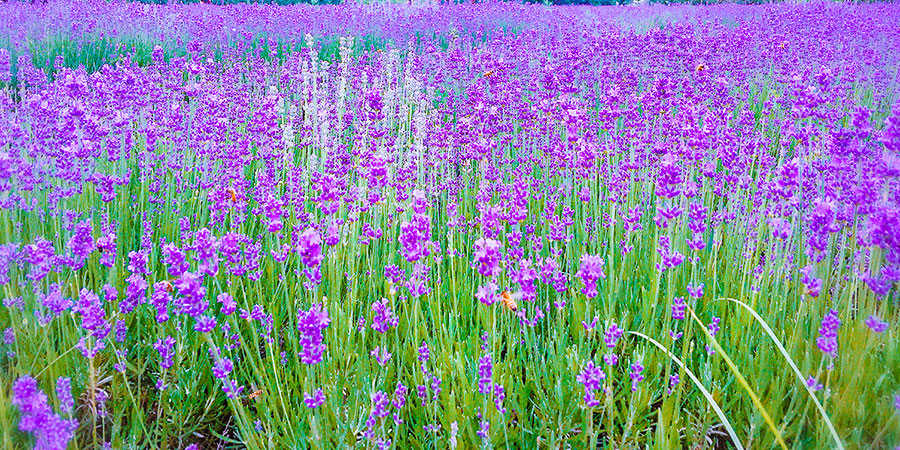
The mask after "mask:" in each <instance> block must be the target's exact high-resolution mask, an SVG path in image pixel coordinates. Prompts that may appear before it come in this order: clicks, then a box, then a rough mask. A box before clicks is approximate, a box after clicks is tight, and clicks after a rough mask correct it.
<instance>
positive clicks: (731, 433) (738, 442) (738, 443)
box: [628, 331, 744, 450]
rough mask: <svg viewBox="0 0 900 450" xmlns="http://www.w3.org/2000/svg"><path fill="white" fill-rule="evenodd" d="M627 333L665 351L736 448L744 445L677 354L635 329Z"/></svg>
mask: <svg viewBox="0 0 900 450" xmlns="http://www.w3.org/2000/svg"><path fill="white" fill-rule="evenodd" d="M628 334H633V335H635V336H638V337H641V338H643V339H644V340H646V341H648V342H650V343H651V344H653V345H655V346H656V347H657V348H659V349H660V350H662V351H663V352H665V354H666V356H668V357H669V359H671V360H672V361H673V362H674V363H675V364H677V365H678V367H680V368H682V369H684V372H685V373H686V374H687V376H688V377H689V378H690V379H691V381H693V382H694V385H695V386H697V389H700V392H701V393H702V394H703V396H704V397H706V401H707V402H708V403H709V406H711V407H712V409H713V410H714V411H715V412H716V415H717V416H719V420H721V421H722V424H723V425H725V430H726V431H728V435H729V436H731V441H732V443H734V445H735V446H736V447H737V448H738V450H743V449H744V445H743V444H741V440H740V439H738V437H737V433H735V432H734V428H733V427H732V426H731V422H730V421H729V420H728V418H727V417H725V412H723V411H722V408H720V407H719V404H718V403H716V400H715V399H713V397H712V394H710V392H709V391H708V390H707V389H706V387H705V386H703V384H702V383H700V380H699V379H697V377H696V376H695V375H694V372H691V370H690V369H688V368H687V366H685V365H684V363H683V362H681V360H680V359H678V357H677V356H675V355H673V354H672V352H670V351H669V350H668V349H667V348H665V347H664V346H663V345H662V344H660V343H659V342H656V341H655V340H654V339H653V338H651V337H650V336H647V335H644V334H641V333H638V332H637V331H629V332H628Z"/></svg>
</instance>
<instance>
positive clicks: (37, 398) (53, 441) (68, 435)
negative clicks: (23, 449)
mask: <svg viewBox="0 0 900 450" xmlns="http://www.w3.org/2000/svg"><path fill="white" fill-rule="evenodd" d="M12 404H13V405H15V406H16V407H18V408H19V412H20V414H21V418H20V419H19V429H20V430H22V431H24V432H26V433H32V434H34V436H35V438H36V441H35V443H34V448H35V449H40V450H59V449H64V448H66V446H67V445H68V443H69V441H70V440H71V439H72V437H73V433H74V432H75V429H76V428H77V427H78V422H77V421H76V420H75V419H68V420H64V419H62V418H60V417H59V416H58V415H57V414H55V413H54V412H53V410H52V409H51V408H50V405H48V404H47V395H46V394H44V392H43V391H41V390H40V388H39V387H38V385H37V381H36V380H35V379H34V378H31V377H30V376H24V377H22V378H19V379H18V380H16V382H15V383H14V384H13V388H12ZM66 407H68V405H66Z"/></svg>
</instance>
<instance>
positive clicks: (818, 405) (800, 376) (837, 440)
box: [720, 297, 844, 450]
mask: <svg viewBox="0 0 900 450" xmlns="http://www.w3.org/2000/svg"><path fill="white" fill-rule="evenodd" d="M720 300H728V301H731V302H734V303H737V304H738V305H741V306H743V307H744V309H746V310H747V311H749V312H750V314H751V315H752V316H753V318H754V319H756V321H757V322H759V324H760V325H761V326H762V327H763V330H765V331H766V334H768V335H769V337H770V338H771V339H772V342H774V343H775V347H777V348H778V351H779V352H781V355H782V356H784V359H785V360H786V361H787V363H788V365H789V366H791V369H793V371H794V374H796V375H797V379H798V380H800V384H802V385H803V387H804V388H805V389H806V392H807V393H808V394H809V398H811V399H812V401H813V403H815V404H816V408H817V409H818V410H819V413H821V414H822V419H823V420H825V425H827V426H828V431H829V432H830V433H831V437H832V438H833V439H834V444H835V446H836V447H835V448H838V449H841V450H843V449H844V444H843V443H842V442H841V438H840V436H838V434H837V430H835V429H834V424H832V423H831V419H829V418H828V413H826V412H825V408H824V407H822V404H821V403H820V402H819V399H818V398H816V394H815V393H814V392H813V390H812V388H810V387H809V386H808V385H807V384H806V380H804V379H803V374H802V373H800V369H799V368H798V367H797V364H796V363H794V360H793V359H791V356H790V355H788V352H787V350H785V348H784V345H782V344H781V341H780V340H779V339H778V338H777V337H776V336H775V333H774V332H773V331H772V329H771V328H769V324H767V323H766V322H765V321H764V320H763V318H762V317H760V315H759V314H758V313H757V312H756V311H754V310H753V308H751V307H750V306H749V305H747V304H746V303H744V302H742V301H740V300H736V299H733V298H728V297H725V298H722V299H720Z"/></svg>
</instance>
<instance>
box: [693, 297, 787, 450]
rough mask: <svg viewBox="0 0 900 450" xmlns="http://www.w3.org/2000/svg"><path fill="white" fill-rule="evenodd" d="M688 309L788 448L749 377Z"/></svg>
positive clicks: (770, 426)
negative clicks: (748, 381) (745, 376)
mask: <svg viewBox="0 0 900 450" xmlns="http://www.w3.org/2000/svg"><path fill="white" fill-rule="evenodd" d="M687 310H688V311H690V312H691V317H693V318H694V321H696V322H697V323H698V324H699V325H700V329H701V330H702V331H703V334H705V335H706V337H707V338H708V339H709V341H710V343H712V345H713V347H714V348H715V349H716V351H717V352H719V355H721V356H722V359H724V360H725V364H727V365H728V368H729V369H731V371H732V372H733V373H734V376H735V377H737V379H738V383H740V384H741V386H743V387H744V390H746V391H747V393H748V394H750V400H751V401H753V404H754V405H756V408H757V409H759V413H760V414H762V416H763V419H764V420H765V421H766V425H768V426H769V429H771V430H772V434H774V435H775V441H776V442H778V445H779V446H780V447H781V448H783V449H784V450H787V444H785V443H784V438H782V437H781V432H780V431H778V427H776V426H775V422H774V421H773V420H772V416H770V415H769V412H768V411H766V407H765V406H763V404H762V401H760V400H759V396H758V395H756V392H755V391H754V390H753V388H751V387H750V384H749V383H747V379H746V378H744V375H743V374H742V373H741V371H740V370H738V368H737V366H736V365H735V364H734V361H732V360H731V358H729V357H728V354H726V353H725V350H723V349H722V346H721V345H719V342H718V341H716V338H715V337H713V335H712V334H710V332H709V329H707V328H706V325H705V324H704V323H703V321H702V320H700V318H699V317H697V314H695V313H694V309H693V308H691V307H690V306H688V307H687Z"/></svg>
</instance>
